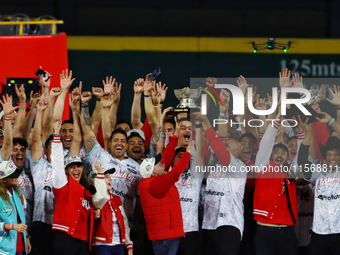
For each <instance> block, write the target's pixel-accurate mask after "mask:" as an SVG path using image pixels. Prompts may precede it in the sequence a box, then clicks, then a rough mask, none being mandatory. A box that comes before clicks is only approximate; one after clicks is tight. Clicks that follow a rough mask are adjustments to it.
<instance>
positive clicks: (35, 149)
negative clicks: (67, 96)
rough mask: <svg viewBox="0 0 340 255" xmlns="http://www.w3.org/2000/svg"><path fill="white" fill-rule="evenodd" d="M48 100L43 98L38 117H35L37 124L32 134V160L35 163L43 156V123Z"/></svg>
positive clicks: (39, 104) (40, 102)
mask: <svg viewBox="0 0 340 255" xmlns="http://www.w3.org/2000/svg"><path fill="white" fill-rule="evenodd" d="M48 104H49V103H48V101H47V99H45V98H43V99H41V100H39V102H38V105H37V115H36V116H35V122H34V127H33V133H32V146H31V158H32V160H33V161H39V159H40V158H41V155H42V150H41V149H42V147H41V122H42V118H43V117H42V116H43V113H44V111H45V110H46V109H47V105H48Z"/></svg>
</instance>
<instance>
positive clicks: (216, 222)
mask: <svg viewBox="0 0 340 255" xmlns="http://www.w3.org/2000/svg"><path fill="white" fill-rule="evenodd" d="M214 156H215V155H214V153H213V154H212V157H214ZM216 166H220V167H221V168H222V165H221V163H220V162H219V161H218V162H217V163H216ZM241 166H243V167H245V164H244V163H243V162H242V161H240V160H239V159H236V158H235V157H234V156H233V155H232V154H230V167H231V168H234V167H235V168H236V169H238V170H239V169H240V168H241ZM241 176H242V177H243V178H240V177H241ZM246 180H247V173H246V172H244V173H240V172H237V173H232V172H228V171H226V172H222V173H221V172H217V171H216V172H211V173H210V174H209V176H208V178H207V186H206V193H205V203H204V217H203V226H202V228H203V229H210V230H214V229H217V228H218V227H220V226H226V225H229V226H234V227H236V228H238V229H239V230H240V234H241V237H242V235H243V228H244V216H243V214H244V206H243V195H244V189H245V184H246Z"/></svg>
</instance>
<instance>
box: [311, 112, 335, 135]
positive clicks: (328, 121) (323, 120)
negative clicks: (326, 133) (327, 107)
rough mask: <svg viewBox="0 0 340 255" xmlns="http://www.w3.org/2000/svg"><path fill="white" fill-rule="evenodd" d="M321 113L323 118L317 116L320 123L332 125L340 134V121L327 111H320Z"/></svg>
mask: <svg viewBox="0 0 340 255" xmlns="http://www.w3.org/2000/svg"><path fill="white" fill-rule="evenodd" d="M319 115H321V116H322V118H318V117H316V119H317V120H318V121H319V122H320V123H323V124H328V126H331V127H332V128H333V129H334V131H335V132H337V133H338V134H340V125H339V124H338V122H336V121H335V119H334V118H332V117H331V116H330V115H329V114H327V113H325V112H319Z"/></svg>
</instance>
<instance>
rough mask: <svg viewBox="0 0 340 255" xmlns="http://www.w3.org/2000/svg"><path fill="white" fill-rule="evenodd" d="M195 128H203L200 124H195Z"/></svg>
mask: <svg viewBox="0 0 340 255" xmlns="http://www.w3.org/2000/svg"><path fill="white" fill-rule="evenodd" d="M195 128H203V126H202V123H200V124H195Z"/></svg>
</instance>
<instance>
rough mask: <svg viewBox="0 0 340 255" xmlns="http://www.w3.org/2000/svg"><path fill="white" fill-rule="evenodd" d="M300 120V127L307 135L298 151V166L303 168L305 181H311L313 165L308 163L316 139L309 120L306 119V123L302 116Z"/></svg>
mask: <svg viewBox="0 0 340 255" xmlns="http://www.w3.org/2000/svg"><path fill="white" fill-rule="evenodd" d="M298 119H299V122H298V123H299V126H300V127H301V128H302V129H303V130H304V131H305V133H306V135H305V138H304V139H303V141H302V143H301V145H300V148H299V150H298V155H297V157H298V162H297V163H298V165H300V166H302V174H303V178H305V179H307V180H308V179H310V178H312V175H313V172H312V171H311V165H312V163H311V162H309V161H308V156H309V148H310V145H311V144H312V143H314V142H313V140H312V138H313V137H314V135H313V133H312V127H311V125H308V124H307V123H308V118H307V119H306V121H305V123H303V122H302V121H301V118H300V116H298Z"/></svg>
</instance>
